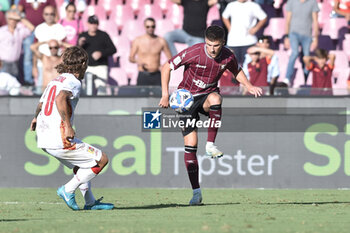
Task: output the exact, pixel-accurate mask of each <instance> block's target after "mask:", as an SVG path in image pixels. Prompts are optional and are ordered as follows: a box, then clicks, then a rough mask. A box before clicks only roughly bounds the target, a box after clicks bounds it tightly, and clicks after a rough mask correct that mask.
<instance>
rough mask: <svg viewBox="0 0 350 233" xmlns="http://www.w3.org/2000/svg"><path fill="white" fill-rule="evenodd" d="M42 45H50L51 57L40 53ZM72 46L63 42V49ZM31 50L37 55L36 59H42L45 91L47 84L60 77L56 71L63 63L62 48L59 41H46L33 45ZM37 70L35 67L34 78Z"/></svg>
mask: <svg viewBox="0 0 350 233" xmlns="http://www.w3.org/2000/svg"><path fill="white" fill-rule="evenodd" d="M42 44H48V45H49V49H50V53H51V56H46V55H45V54H42V53H40V52H39V46H40V45H42ZM70 46H71V45H70V44H68V43H66V42H62V47H63V48H67V47H70ZM30 48H31V50H32V51H33V53H34V54H35V56H36V58H38V59H40V60H41V61H42V63H43V85H42V90H45V88H46V86H47V84H48V83H49V82H50V81H51V80H52V79H53V78H54V77H57V76H58V73H57V71H56V69H55V67H56V66H57V65H58V64H60V63H61V55H60V53H61V51H60V49H61V46H60V44H59V43H58V41H57V40H50V41H44V42H37V43H35V44H32V45H31V47H30ZM37 72H38V71H37V68H36V66H33V75H34V77H35V76H37V75H38V74H37Z"/></svg>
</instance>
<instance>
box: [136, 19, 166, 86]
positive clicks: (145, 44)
mask: <svg viewBox="0 0 350 233" xmlns="http://www.w3.org/2000/svg"><path fill="white" fill-rule="evenodd" d="M144 25H145V28H146V34H144V35H142V36H139V37H137V38H136V39H135V40H134V41H133V43H132V46H131V51H130V56H129V61H130V62H132V63H136V64H137V67H138V71H139V74H138V77H137V85H139V86H160V85H161V74H160V57H161V52H162V51H163V52H164V53H165V55H166V57H167V59H168V60H169V59H170V58H171V52H170V49H169V47H168V44H167V42H166V41H165V39H163V38H161V37H159V36H157V35H156V34H154V31H155V28H156V22H155V20H154V19H153V18H146V19H145V20H144Z"/></svg>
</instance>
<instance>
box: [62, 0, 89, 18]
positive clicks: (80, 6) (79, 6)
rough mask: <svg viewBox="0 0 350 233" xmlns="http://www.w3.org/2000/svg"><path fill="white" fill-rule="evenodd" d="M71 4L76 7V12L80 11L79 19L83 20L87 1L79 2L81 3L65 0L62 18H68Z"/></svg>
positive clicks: (81, 0)
mask: <svg viewBox="0 0 350 233" xmlns="http://www.w3.org/2000/svg"><path fill="white" fill-rule="evenodd" d="M69 4H73V5H74V6H76V10H77V11H78V19H81V17H82V16H83V14H84V11H85V10H86V1H85V0H79V1H74V0H64V2H63V3H62V5H61V7H60V15H61V17H62V18H64V17H66V16H67V6H68V5H69Z"/></svg>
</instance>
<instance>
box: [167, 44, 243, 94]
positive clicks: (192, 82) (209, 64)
mask: <svg viewBox="0 0 350 233" xmlns="http://www.w3.org/2000/svg"><path fill="white" fill-rule="evenodd" d="M169 63H170V68H171V69H172V70H176V69H177V68H179V67H180V66H182V65H184V66H185V69H184V74H183V79H182V81H181V83H180V84H179V86H178V88H179V89H186V90H188V91H190V92H191V93H192V94H193V95H199V94H206V93H211V92H214V91H216V92H219V88H218V81H219V79H220V78H221V75H222V74H223V73H224V72H225V70H226V69H228V70H229V71H231V72H232V73H233V75H234V76H236V75H237V74H238V72H239V71H240V69H239V67H238V64H237V60H236V57H235V55H234V54H233V53H232V52H231V51H230V50H229V49H228V48H225V47H223V48H222V50H221V52H220V54H219V55H218V56H217V57H216V58H215V59H214V58H212V57H210V56H209V55H208V54H207V51H206V48H205V43H200V44H195V45H193V46H191V47H189V48H187V49H185V50H183V51H182V52H180V53H179V54H177V55H176V56H174V57H173V58H171V59H170V61H169Z"/></svg>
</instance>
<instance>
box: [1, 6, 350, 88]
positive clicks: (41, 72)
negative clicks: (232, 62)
mask: <svg viewBox="0 0 350 233" xmlns="http://www.w3.org/2000/svg"><path fill="white" fill-rule="evenodd" d="M211 24H216V25H220V26H222V27H224V28H225V30H226V31H227V40H226V46H227V47H228V48H230V49H231V50H233V51H234V53H235V55H236V58H237V61H238V63H239V65H240V66H242V68H243V70H244V72H245V74H246V75H247V77H248V78H249V80H250V81H251V82H252V83H253V84H254V85H256V86H261V87H263V88H264V93H265V94H266V95H276V94H281V93H282V94H283V91H280V92H278V91H276V90H281V89H282V88H289V89H293V88H296V90H295V92H294V94H301V95H333V94H337V93H341V94H347V89H348V83H350V67H349V61H350V30H349V28H350V0H323V1H320V0H288V1H283V0H275V1H273V0H256V1H250V0H235V1H229V0H75V1H74V0H70V1H69V0H0V95H1V94H5V95H6V94H10V95H40V94H41V93H42V91H43V90H44V89H45V87H46V85H47V84H48V82H49V81H50V80H51V79H53V78H54V77H56V76H57V73H56V70H55V66H56V65H57V64H58V63H59V62H60V55H61V54H62V51H63V50H64V49H65V48H67V47H70V46H73V45H78V46H81V47H82V48H84V49H85V50H86V51H87V52H88V54H89V66H88V70H87V78H86V79H85V81H84V83H83V86H84V88H85V90H86V94H89V95H106V94H118V93H119V94H120V95H122V94H123V93H126V94H131V95H132V94H135V95H154V94H157V93H160V92H159V90H160V89H159V88H160V69H161V66H162V64H164V62H166V61H167V60H168V59H170V58H171V57H172V56H175V55H176V54H177V53H178V52H179V50H182V49H183V48H186V47H187V46H191V45H194V44H196V43H202V42H204V30H205V28H206V27H207V26H208V25H211ZM181 78H182V77H181V76H180V75H178V74H177V73H174V75H173V77H172V82H171V83H170V84H173V85H174V86H175V85H176V84H177V83H178V82H179V81H180V80H181ZM219 85H220V86H221V87H222V92H223V94H228V95H234V94H237V93H239V94H244V90H243V91H242V90H241V89H240V87H239V84H238V82H237V81H236V80H235V78H234V77H233V76H232V75H231V74H230V73H227V72H226V73H224V74H223V77H222V78H221V80H220V83H219ZM130 86H142V87H147V88H148V89H147V90H146V91H145V89H144V88H143V89H142V88H138V89H137V88H130ZM116 87H117V88H118V91H117V92H118V93H117V92H116V91H114V90H115V88H116ZM337 90H342V91H337ZM284 93H285V92H284ZM289 93H291V91H289Z"/></svg>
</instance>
